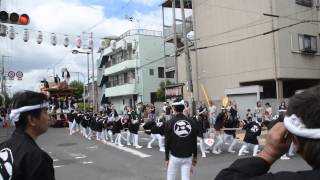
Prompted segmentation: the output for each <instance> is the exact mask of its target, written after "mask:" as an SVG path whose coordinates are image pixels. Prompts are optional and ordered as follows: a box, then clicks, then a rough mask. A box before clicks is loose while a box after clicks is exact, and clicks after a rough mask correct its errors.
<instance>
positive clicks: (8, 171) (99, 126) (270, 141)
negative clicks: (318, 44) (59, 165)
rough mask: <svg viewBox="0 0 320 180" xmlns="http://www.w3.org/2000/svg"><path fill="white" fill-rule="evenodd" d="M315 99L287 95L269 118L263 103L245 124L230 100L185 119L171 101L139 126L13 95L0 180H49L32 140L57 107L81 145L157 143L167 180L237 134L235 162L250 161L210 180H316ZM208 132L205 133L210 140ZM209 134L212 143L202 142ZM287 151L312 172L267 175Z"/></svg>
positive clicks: (184, 174)
mask: <svg viewBox="0 0 320 180" xmlns="http://www.w3.org/2000/svg"><path fill="white" fill-rule="evenodd" d="M319 93H320V86H315V87H313V88H310V89H307V90H305V91H303V92H301V93H300V94H296V95H294V96H293V97H292V98H290V100H289V104H288V107H286V103H284V102H283V103H281V104H280V106H279V109H278V114H277V115H276V116H272V114H273V113H272V109H270V107H271V106H270V104H268V103H266V104H265V107H262V103H261V102H260V101H259V102H257V104H256V105H257V106H256V108H255V109H254V110H253V112H251V110H249V109H248V111H247V114H246V117H245V118H242V119H240V118H239V116H238V108H237V103H236V102H235V101H232V102H229V104H228V105H227V106H224V107H223V108H221V110H219V111H218V110H217V108H216V107H215V106H214V105H213V103H212V102H209V106H208V107H205V106H204V105H203V104H202V105H201V106H200V107H199V108H198V111H197V115H196V116H194V117H187V116H189V114H190V109H188V107H189V106H188V104H186V103H185V101H184V100H181V99H176V100H175V101H174V102H173V103H172V104H168V103H165V105H164V106H163V109H162V111H163V112H162V114H161V115H160V116H156V117H155V116H154V109H153V107H151V108H150V109H149V111H150V113H152V114H153V115H151V116H148V117H149V119H147V120H145V119H143V118H141V117H142V116H141V114H139V113H141V112H143V111H138V112H139V113H137V112H136V110H135V109H134V108H131V107H126V108H125V109H124V111H123V114H121V115H119V114H118V113H117V110H116V109H115V108H114V106H112V105H110V106H107V108H106V109H105V111H101V112H100V113H93V112H80V111H79V112H78V111H77V110H76V108H75V107H76V106H74V105H72V103H65V104H63V103H62V104H63V105H62V104H61V103H58V105H62V106H59V107H56V106H55V104H54V103H50V101H49V100H48V99H47V97H46V95H43V94H41V93H36V92H32V91H23V92H18V93H16V94H15V95H14V97H13V102H12V105H11V108H12V109H11V110H10V111H8V112H10V120H11V121H12V122H13V123H14V124H15V131H14V133H13V134H12V136H11V137H10V138H9V139H8V140H6V141H4V142H3V143H1V144H0V149H1V150H0V160H1V162H0V165H1V169H0V177H1V178H2V179H27V180H31V179H32V180H38V179H39V180H40V179H48V180H49V179H50V180H54V179H55V175H54V168H53V160H52V158H51V157H50V156H49V155H48V154H47V153H46V152H45V151H43V150H42V149H41V148H40V147H39V146H38V145H37V143H36V139H37V138H38V137H39V136H40V135H42V134H44V133H45V132H46V131H47V129H48V109H49V111H51V110H52V111H57V110H58V109H59V108H61V107H63V108H62V109H60V110H59V111H61V112H65V113H66V114H67V115H66V116H67V120H68V121H69V130H70V135H73V134H74V133H76V132H77V131H79V132H80V133H81V134H82V135H83V137H85V138H87V139H88V140H92V139H93V138H96V140H98V141H102V142H104V143H112V142H113V143H115V144H116V145H118V146H124V145H123V144H122V141H123V139H124V140H125V142H126V145H127V146H131V145H133V146H134V147H135V148H142V146H140V145H139V131H140V130H142V129H143V130H144V131H145V132H146V133H148V134H150V135H151V136H150V142H149V143H148V146H147V148H152V144H153V142H154V141H158V145H159V151H164V152H165V153H164V154H165V165H166V167H167V180H175V179H176V175H177V172H178V171H181V179H182V180H190V176H191V172H192V168H193V167H195V166H196V165H197V151H198V150H197V149H198V145H200V150H201V153H202V156H203V157H205V156H206V153H207V150H211V151H212V153H214V154H217V155H219V154H220V153H221V151H222V150H223V149H222V144H223V143H224V142H225V141H227V139H230V140H231V141H230V142H231V143H229V146H228V150H227V151H228V152H229V153H234V152H235V149H234V145H235V143H237V139H236V136H237V135H238V134H237V130H238V129H242V130H244V131H245V135H244V138H243V143H242V145H241V148H240V150H239V152H238V155H239V156H241V155H243V154H246V153H247V151H248V150H249V148H250V149H251V148H252V151H253V157H247V158H242V159H238V160H236V161H235V162H234V163H232V165H231V166H230V167H227V168H225V169H223V170H222V171H221V172H220V173H219V174H218V175H217V176H216V180H225V179H234V180H244V179H257V180H260V179H261V180H264V179H265V180H270V179H276V180H277V179H279V180H280V179H283V178H291V179H293V180H295V179H297V180H301V179H306V180H308V179H310V180H311V179H312V180H314V179H318V178H319V176H320V171H319V168H320V161H319V151H320V146H319V139H320V125H319V118H320V117H319V114H320V109H319V107H320V106H319V104H320V94H319ZM67 102H71V101H67ZM56 105H57V104H56ZM142 106H143V105H142V104H141V105H139V106H138V107H142ZM51 113H52V112H51ZM272 117H274V118H272ZM262 128H266V129H267V131H268V133H267V137H266V142H265V145H264V148H263V149H261V151H260V152H259V153H258V149H259V148H260V147H259V146H258V145H259V140H260V139H258V137H259V136H261V131H262ZM211 130H213V133H210V131H211ZM208 132H209V133H208ZM123 134H125V135H126V136H125V138H123V137H122V135H123ZM212 134H213V135H214V137H210V135H212ZM208 137H209V138H208ZM108 141H110V142H108ZM207 141H208V142H207ZM209 141H210V142H209ZM292 147H295V152H296V153H297V154H299V155H300V156H301V157H302V158H303V159H304V160H305V161H306V162H307V163H308V164H309V165H310V166H311V167H312V170H307V171H300V172H284V171H283V172H279V173H268V171H269V169H270V167H271V166H272V165H273V164H274V162H276V161H277V160H278V159H280V158H281V157H283V155H285V154H287V152H288V151H289V152H290V149H291V148H292ZM292 152H293V151H292ZM290 153H291V152H290Z"/></svg>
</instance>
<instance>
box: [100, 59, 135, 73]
mask: <svg viewBox="0 0 320 180" xmlns="http://www.w3.org/2000/svg"><path fill="white" fill-rule="evenodd" d="M136 64H137V60H127V61H124V62H122V63H119V64H116V65H113V66H111V67H108V68H106V69H105V70H104V76H110V75H112V74H116V73H120V72H124V71H127V70H129V69H135V68H136Z"/></svg>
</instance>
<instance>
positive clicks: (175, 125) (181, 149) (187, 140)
mask: <svg viewBox="0 0 320 180" xmlns="http://www.w3.org/2000/svg"><path fill="white" fill-rule="evenodd" d="M198 133H199V129H198V126H197V124H196V122H195V121H194V120H192V119H189V118H187V117H186V116H184V115H183V114H178V115H177V116H175V117H173V118H172V119H171V120H170V121H168V122H167V123H166V124H165V154H166V160H169V154H171V155H173V156H175V157H178V158H188V157H191V156H193V157H194V158H196V157H197V135H198Z"/></svg>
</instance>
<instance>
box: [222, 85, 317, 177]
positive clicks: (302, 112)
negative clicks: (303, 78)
mask: <svg viewBox="0 0 320 180" xmlns="http://www.w3.org/2000/svg"><path fill="white" fill-rule="evenodd" d="M319 104H320V86H316V87H313V88H310V89H308V90H306V91H304V92H302V93H301V94H297V95H295V96H293V97H292V98H291V99H290V101H289V106H288V108H287V112H286V116H285V118H284V122H283V123H282V122H279V123H277V124H276V125H275V126H274V127H273V128H272V129H271V130H270V131H269V133H268V135H267V138H266V145H265V147H264V150H263V151H261V152H260V153H259V155H258V157H253V158H245V159H239V160H236V161H235V162H234V163H233V164H232V165H231V166H230V167H229V168H226V169H224V170H222V171H221V172H220V173H219V174H218V176H217V177H216V180H225V179H232V180H244V179H251V180H269V179H270V180H283V179H289V178H290V179H292V180H316V179H319V176H320V171H319V168H320V154H319V152H320V121H319V119H320V106H319ZM291 142H293V143H294V144H295V147H296V152H297V153H298V154H300V155H301V156H302V158H303V159H304V160H305V161H306V162H307V163H308V164H309V165H310V166H311V167H312V170H307V171H299V172H278V173H274V174H273V173H268V171H269V169H270V166H271V165H272V164H274V162H275V161H276V160H278V159H279V158H280V157H281V156H282V155H283V154H285V153H286V152H287V151H288V149H289V147H290V144H291Z"/></svg>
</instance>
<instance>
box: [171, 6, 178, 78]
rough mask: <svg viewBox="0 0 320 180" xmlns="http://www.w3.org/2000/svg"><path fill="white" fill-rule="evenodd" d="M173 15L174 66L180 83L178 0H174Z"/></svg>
mask: <svg viewBox="0 0 320 180" xmlns="http://www.w3.org/2000/svg"><path fill="white" fill-rule="evenodd" d="M172 16H173V18H172V19H173V21H172V22H173V24H172V28H173V44H174V48H173V49H174V68H175V81H176V83H178V62H177V44H178V43H177V24H176V0H172Z"/></svg>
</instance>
